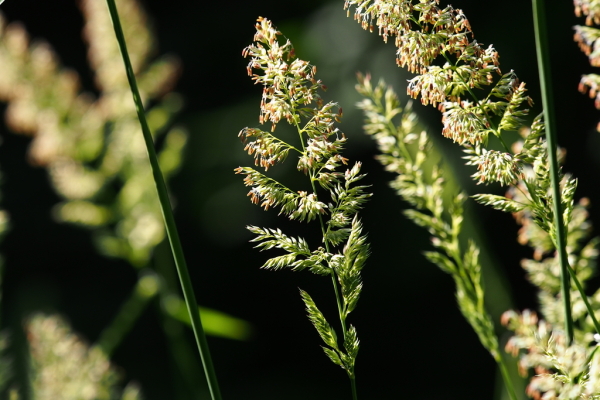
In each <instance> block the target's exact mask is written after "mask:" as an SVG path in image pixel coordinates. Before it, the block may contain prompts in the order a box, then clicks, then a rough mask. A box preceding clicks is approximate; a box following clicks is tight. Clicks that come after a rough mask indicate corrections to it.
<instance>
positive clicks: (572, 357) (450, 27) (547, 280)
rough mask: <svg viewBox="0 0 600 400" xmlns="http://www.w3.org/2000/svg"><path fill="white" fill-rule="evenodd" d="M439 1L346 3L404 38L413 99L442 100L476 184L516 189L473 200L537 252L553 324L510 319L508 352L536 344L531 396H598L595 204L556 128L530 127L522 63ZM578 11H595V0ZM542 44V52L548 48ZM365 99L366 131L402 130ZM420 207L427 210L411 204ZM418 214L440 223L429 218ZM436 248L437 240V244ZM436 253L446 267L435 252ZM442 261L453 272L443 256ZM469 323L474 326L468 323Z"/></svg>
mask: <svg viewBox="0 0 600 400" xmlns="http://www.w3.org/2000/svg"><path fill="white" fill-rule="evenodd" d="M438 3H439V1H436V0H431V1H420V2H418V4H415V3H414V2H412V1H401V2H399V3H398V2H391V1H386V0H382V1H377V0H375V1H371V0H356V1H354V0H348V1H346V3H345V7H346V8H349V7H350V6H355V7H356V8H355V19H357V20H359V22H360V23H361V24H362V26H363V28H365V29H369V30H371V31H372V30H373V28H374V25H377V27H378V29H379V33H380V35H382V36H383V39H384V40H386V41H387V39H388V37H391V36H394V37H395V43H396V46H397V47H398V52H397V64H398V65H399V66H401V67H407V68H408V69H409V70H410V71H411V72H414V73H417V76H415V77H414V78H413V79H411V80H410V81H409V84H408V88H407V92H408V94H409V95H410V96H411V97H413V98H418V97H420V98H421V103H422V104H424V105H428V104H432V105H434V106H438V109H439V110H440V111H441V112H442V113H443V115H442V122H443V124H444V127H443V130H442V134H443V135H444V136H445V137H447V138H451V139H452V140H453V141H454V142H457V143H458V144H459V145H461V146H463V148H464V151H465V153H466V156H465V157H464V158H465V159H466V160H467V165H473V166H476V167H477V171H476V172H475V173H474V174H473V175H472V177H473V178H474V179H475V180H476V181H477V182H478V183H486V184H487V183H493V182H497V183H500V184H501V185H505V186H509V192H508V193H507V195H506V196H498V195H492V194H478V195H475V196H473V198H474V199H475V200H476V201H478V202H479V203H482V204H485V205H489V206H492V207H493V208H495V209H497V210H501V211H505V212H511V213H513V215H514V216H515V218H517V221H518V222H519V223H520V224H521V225H522V226H523V228H522V231H521V232H522V233H521V236H520V242H521V243H522V244H528V245H530V246H531V247H532V248H533V249H534V250H535V253H534V254H535V260H525V261H523V267H524V268H525V269H526V270H527V272H528V274H529V278H530V280H531V281H532V283H534V284H535V285H537V286H538V287H539V288H540V301H541V304H542V311H543V313H544V316H545V318H546V320H542V321H538V319H537V317H536V316H535V315H534V314H533V313H531V312H528V311H526V312H524V313H523V314H521V315H519V314H517V313H515V312H507V313H506V314H505V315H504V317H503V321H502V322H503V323H504V324H506V325H508V327H509V328H510V329H512V330H513V331H515V334H516V335H515V336H514V337H513V338H512V339H511V340H510V341H509V343H508V345H507V349H508V350H510V351H512V352H513V353H514V354H515V355H516V354H517V353H518V351H519V350H521V349H526V350H527V351H528V353H527V354H526V355H524V356H523V357H522V358H521V363H520V366H521V369H522V371H523V372H526V370H527V369H528V368H535V370H536V373H538V375H537V376H536V377H534V378H533V379H532V381H531V382H530V384H529V386H528V389H527V392H528V394H529V395H530V396H532V397H535V398H539V397H542V396H543V398H557V397H560V398H596V397H597V396H598V393H599V390H600V387H599V386H598V384H597V382H596V381H597V377H596V376H594V374H595V375H597V373H598V371H597V369H598V366H596V363H597V361H595V360H596V359H597V357H594V354H595V352H596V350H595V349H596V346H595V342H594V341H593V338H594V337H593V336H594V335H593V333H594V332H596V333H598V332H599V331H600V325H599V324H598V322H597V321H596V318H595V315H594V309H595V308H596V307H593V305H595V304H594V303H595V301H594V298H596V296H592V297H591V298H588V296H587V295H586V294H585V292H584V286H583V284H584V283H585V280H586V279H587V278H589V276H591V273H592V271H593V265H594V263H593V261H594V259H595V258H596V250H595V246H596V244H597V240H591V241H590V240H589V229H590V228H589V227H590V224H589V222H588V221H587V218H588V215H587V211H585V206H586V204H587V201H586V200H584V201H582V202H580V203H579V205H577V206H575V204H574V193H575V189H576V186H577V181H576V180H575V179H574V178H572V177H571V176H569V175H568V174H564V173H562V172H561V171H560V170H558V169H557V168H555V166H553V163H555V164H556V159H557V157H556V149H555V147H554V146H553V145H551V143H550V140H553V138H552V135H550V134H548V135H545V133H546V130H549V127H546V126H545V124H544V120H543V118H542V117H541V116H539V117H537V118H536V119H535V121H534V123H533V125H532V126H531V128H528V127H526V126H525V123H524V118H523V117H524V116H526V115H527V112H528V110H527V109H526V108H524V105H526V104H528V103H529V104H531V99H530V98H529V97H528V96H526V94H525V93H526V89H525V84H524V83H521V82H520V81H519V80H518V78H517V76H516V74H515V73H514V72H513V71H510V72H509V73H505V74H502V73H501V72H500V69H499V62H498V53H497V52H496V50H495V49H494V48H493V47H492V46H489V47H488V48H487V49H484V48H482V47H481V45H480V44H479V43H478V42H477V41H475V40H472V36H473V34H472V32H471V28H470V25H469V22H468V20H467V19H466V17H465V15H464V13H463V12H462V10H457V9H453V8H452V7H450V6H448V7H446V8H444V9H441V8H439V7H438ZM575 3H576V5H577V3H578V2H577V1H576V2H575ZM534 6H535V3H534ZM578 7H580V8H579V9H578V10H580V11H581V10H583V12H585V13H589V9H588V8H587V6H586V7H582V6H581V5H579V6H578ZM534 14H535V15H536V18H538V19H537V20H536V21H539V20H543V18H542V17H540V16H539V15H540V14H541V12H540V9H539V8H538V9H536V8H535V7H534ZM591 15H592V16H589V15H588V21H589V20H593V19H594V17H593V15H594V14H591ZM540 26H543V24H540V23H538V24H537V27H538V29H539V27H540ZM539 37H540V34H539V32H538V38H539ZM539 43H542V45H540V44H539ZM580 43H581V42H580ZM538 47H543V41H541V40H540V41H539V42H538ZM540 52H542V53H543V49H542V50H540ZM438 58H440V59H442V62H444V64H443V66H439V65H436V64H435V63H434V61H435V60H436V59H438ZM541 59H542V60H543V56H542V57H541ZM542 64H543V62H542ZM542 67H543V65H542ZM494 75H495V76H494ZM542 83H544V82H542ZM361 85H362V86H361ZM361 85H359V91H362V92H363V94H365V95H367V97H371V99H375V98H376V97H373V95H372V94H371V93H369V90H367V87H368V85H365V83H364V80H363V81H362V82H361ZM380 90H381V91H382V90H383V89H380ZM546 92H547V91H546ZM592 92H594V90H593V89H592ZM594 94H595V92H594ZM379 98H381V94H379ZM386 100H387V99H386ZM379 101H380V100H379ZM380 103H381V101H380ZM545 103H546V104H549V103H548V102H545ZM362 104H363V107H362V108H363V109H365V111H366V114H367V120H368V122H369V123H368V125H367V126H366V130H367V132H368V133H369V134H373V135H376V136H379V137H383V136H384V135H385V134H386V130H390V129H391V130H392V132H393V130H394V129H395V128H394V126H393V125H392V126H391V127H390V126H389V125H386V124H384V123H382V121H385V120H386V119H385V117H382V115H384V116H388V115H393V112H390V110H391V109H394V107H389V108H386V109H383V108H381V107H380V109H379V110H375V106H374V105H373V103H372V100H371V103H370V104H369V103H368V102H365V103H362ZM374 112H376V113H379V114H380V116H376V117H372V115H370V114H373V113H374ZM384 112H385V113H388V114H385V113H384ZM381 114H382V115H381ZM517 130H518V131H520V133H521V134H522V135H523V140H522V141H521V142H517V143H516V144H515V145H514V146H513V147H512V148H509V147H508V146H507V145H506V143H505V140H504V137H503V134H504V133H505V132H508V131H517ZM392 134H393V133H392ZM407 136H408V135H407ZM491 138H495V139H497V143H498V144H499V145H500V146H501V147H502V148H503V151H498V150H494V149H493V148H492V146H491V142H492V140H491ZM397 139H398V138H397V137H395V138H394V140H391V139H388V142H387V143H386V142H385V141H384V142H383V144H382V143H381V141H380V147H383V151H384V154H385V153H386V146H387V147H388V149H389V148H390V147H391V145H392V144H395V141H397ZM413 140H414V139H413ZM409 142H410V141H409ZM398 152H399V151H398ZM381 160H382V162H383V163H384V164H386V165H388V166H390V165H392V167H391V168H396V167H397V166H399V167H400V168H399V169H402V167H404V169H405V170H409V174H408V177H407V178H401V180H400V182H402V185H400V184H398V182H396V183H395V184H396V186H397V189H398V190H399V191H400V192H401V194H402V193H404V196H403V197H405V198H406V197H409V196H411V195H412V196H414V194H413V193H412V192H414V191H412V192H411V191H410V190H407V189H408V188H410V184H407V182H406V181H405V179H406V180H408V181H409V182H410V176H411V174H410V167H408V166H406V165H402V164H401V163H398V162H397V161H396V160H393V161H392V160H391V159H390V158H389V156H388V155H387V154H385V156H383V157H382V158H381ZM394 162H395V163H396V165H394ZM403 163H404V164H408V163H406V161H403ZM388 168H389V167H388ZM402 172H403V173H405V171H404V170H403V171H402ZM558 181H560V186H559V185H558ZM410 183H412V182H410ZM558 188H559V189H560V193H559V192H558V191H557V190H556V189H558ZM556 198H559V199H560V203H558V201H556V200H555V199H556ZM409 201H410V200H409ZM413 205H415V206H417V207H419V204H418V203H417V202H414V201H413ZM454 209H455V207H450V208H449V209H448V211H447V212H448V214H450V215H451V216H452V215H453V211H454ZM557 210H559V212H558V213H557ZM434 215H435V214H434ZM440 215H441V213H440ZM409 216H410V213H409ZM559 217H561V218H559ZM419 222H420V223H421V224H422V225H425V226H427V227H428V228H429V229H430V231H433V229H432V228H431V227H432V225H433V223H432V222H429V221H428V222H429V224H425V223H423V222H422V220H421V221H419ZM432 233H433V232H432ZM434 244H436V246H438V247H440V245H439V244H437V243H436V242H435V241H434ZM555 250H556V254H552V255H550V256H548V257H546V258H545V259H544V260H542V256H543V255H546V254H550V253H552V252H553V251H555ZM567 256H568V260H569V261H568V262H567ZM428 258H430V259H431V258H432V257H431V256H428ZM433 261H434V262H436V263H437V264H438V265H439V264H440V262H438V261H437V260H436V259H433ZM569 264H571V265H569ZM440 266H441V267H442V269H450V268H449V267H448V264H445V263H442V265H440ZM569 275H570V277H569ZM457 286H458V285H457ZM458 293H460V288H459V289H458ZM459 298H460V294H459ZM570 298H573V303H571V302H570V300H569V299H570ZM459 303H460V300H459ZM462 307H463V306H462V305H461V309H462ZM467 319H468V320H469V318H468V317H467ZM469 322H471V324H472V325H474V327H475V324H474V323H473V322H472V321H471V320H469ZM560 326H565V329H564V330H562V329H561V328H560ZM475 330H476V331H477V328H475ZM480 339H481V335H480ZM596 339H600V336H598V337H596ZM590 342H592V344H591V345H590ZM482 343H483V344H484V346H486V343H485V342H484V341H483V340H482ZM486 347H487V346H486Z"/></svg>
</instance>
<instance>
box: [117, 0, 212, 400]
mask: <svg viewBox="0 0 600 400" xmlns="http://www.w3.org/2000/svg"><path fill="white" fill-rule="evenodd" d="M106 3H107V5H108V10H109V12H110V17H111V20H112V23H113V27H114V29H115V35H116V37H117V41H118V42H119V48H120V50H121V55H122V56H123V62H124V64H125V70H126V73H127V79H128V81H129V86H130V87H131V94H132V95H133V101H134V102H135V108H136V111H137V115H138V119H139V120H140V125H141V127H142V133H143V135H144V142H145V143H146V149H147V150H148V158H149V160H150V165H151V167H152V175H153V177H154V182H155V184H156V191H157V192H158V198H159V200H160V207H161V211H162V214H163V218H164V220H165V227H166V230H167V236H168V238H169V243H170V245H171V250H172V252H173V258H174V260H175V267H176V269H177V274H178V275H179V281H180V283H181V289H182V291H183V296H184V299H185V302H186V304H187V308H188V312H189V314H190V320H191V321H192V329H193V331H194V336H195V338H196V344H197V345H198V351H199V352H200V357H201V358H202V364H203V366H204V373H205V374H206V380H207V382H208V387H209V390H210V394H211V397H212V399H213V400H220V399H221V393H220V389H219V385H218V383H217V376H216V373H215V370H214V367H213V363H212V359H211V357H210V351H209V349H208V343H207V342H206V336H205V335H204V329H203V328H202V323H201V322H200V312H199V310H198V303H197V302H196V296H195V295H194V290H193V288H192V282H191V279H190V274H189V272H188V268H187V265H186V262H185V257H184V255H183V248H182V247H181V242H180V240H179V233H178V232H177V227H176V225H175V218H174V217H173V211H172V209H171V202H170V200H169V195H168V192H167V185H166V184H165V181H164V178H163V175H162V172H161V170H160V166H159V164H158V159H157V157H156V151H155V149H154V141H153V140H152V134H151V133H150V128H149V127H148V122H147V121H146V115H145V113H144V106H143V103H142V98H141V96H140V93H139V90H138V87H137V82H136V79H135V75H134V73H133V68H132V66H131V61H130V60H129V54H128V52H127V45H126V43H125V36H124V35H123V29H122V27H121V21H120V19H119V14H118V11H117V6H116V4H115V1H114V0H106Z"/></svg>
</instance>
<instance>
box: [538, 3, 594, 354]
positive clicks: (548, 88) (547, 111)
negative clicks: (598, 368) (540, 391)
mask: <svg viewBox="0 0 600 400" xmlns="http://www.w3.org/2000/svg"><path fill="white" fill-rule="evenodd" d="M532 1H533V21H534V30H535V47H536V53H537V61H538V71H539V74H540V89H541V92H542V105H543V107H544V121H545V124H546V141H547V144H548V161H549V163H550V177H551V179H552V198H553V199H554V202H553V214H554V226H555V229H556V250H557V252H558V260H559V263H560V280H561V296H562V300H563V308H564V315H565V333H566V336H567V340H568V342H569V343H572V341H573V317H572V315H571V295H570V288H571V280H570V277H569V271H568V269H569V261H568V259H567V249H566V247H567V238H566V230H565V224H564V221H563V210H562V209H563V207H562V202H561V196H560V182H559V176H558V168H559V167H558V159H557V155H556V151H557V140H556V120H555V118H554V116H555V111H554V100H553V97H552V82H551V80H550V79H551V75H550V47H549V46H548V38H547V36H546V33H547V27H546V12H545V8H544V0H532ZM583 295H584V294H583Z"/></svg>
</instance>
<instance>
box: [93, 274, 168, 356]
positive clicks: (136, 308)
mask: <svg viewBox="0 0 600 400" xmlns="http://www.w3.org/2000/svg"><path fill="white" fill-rule="evenodd" d="M157 290H158V279H157V277H155V276H154V275H152V274H149V273H147V272H145V273H144V274H140V277H139V279H138V281H137V283H136V285H135V286H134V288H133V290H132V292H131V295H130V296H129V298H128V299H127V300H125V302H124V303H123V304H122V305H121V308H120V310H119V312H118V313H117V315H116V316H115V318H114V319H113V321H112V322H111V323H110V325H108V326H107V327H106V328H104V330H103V331H102V333H101V334H100V338H98V341H97V343H96V344H97V345H98V346H99V347H100V348H101V349H102V350H103V351H104V353H105V354H106V355H107V356H108V357H110V356H111V355H112V353H113V352H114V351H115V349H116V348H117V347H118V346H119V344H121V342H122V341H123V339H125V336H127V334H128V333H129V332H130V331H131V328H133V325H134V324H135V322H136V321H137V320H138V318H139V317H140V316H141V315H142V313H143V312H144V310H145V309H146V306H147V305H148V303H149V302H150V300H152V299H153V298H154V296H155V295H156V292H157Z"/></svg>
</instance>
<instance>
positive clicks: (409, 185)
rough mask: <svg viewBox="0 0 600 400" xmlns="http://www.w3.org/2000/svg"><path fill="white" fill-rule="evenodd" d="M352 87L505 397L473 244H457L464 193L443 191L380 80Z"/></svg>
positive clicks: (438, 170) (411, 120)
mask: <svg viewBox="0 0 600 400" xmlns="http://www.w3.org/2000/svg"><path fill="white" fill-rule="evenodd" d="M358 81H359V83H358V85H357V90H358V92H359V93H360V94H362V95H363V96H364V97H365V99H364V100H363V101H361V102H360V103H359V104H358V107H359V108H360V109H362V110H363V112H364V114H365V126H364V128H365V132H366V133H367V134H368V135H371V136H373V139H375V140H376V141H377V145H378V148H379V151H380V152H381V155H379V156H378V157H377V159H378V160H379V161H380V162H381V163H382V164H383V165H384V166H385V169H386V170H387V171H390V172H392V173H394V174H396V176H395V178H394V180H393V181H392V182H391V186H392V188H394V189H395V190H396V192H397V193H398V194H399V195H400V197H402V199H403V200H405V201H406V202H408V203H409V204H410V205H411V206H412V208H411V209H408V210H406V211H405V212H404V214H405V215H406V216H407V217H408V218H410V219H411V220H412V221H413V222H414V223H415V224H417V225H419V226H422V227H423V228H425V229H427V230H428V231H429V233H430V234H431V243H432V244H433V246H434V248H435V250H434V251H426V252H425V253H424V254H425V257H427V259H428V260H429V261H431V262H432V263H434V264H436V265H437V266H438V267H439V268H440V269H441V270H442V271H444V272H446V273H448V274H450V275H451V276H452V278H453V279H454V282H455V284H456V299H457V301H458V306H459V308H460V311H461V312H462V314H463V316H464V317H465V318H466V319H467V321H468V322H469V324H470V325H471V326H472V327H473V329H474V330H475V332H476V333H477V336H478V337H479V340H480V342H481V344H482V345H483V346H484V347H485V348H486V349H487V350H488V351H489V352H490V354H491V355H492V357H493V358H494V360H495V361H496V363H498V366H499V368H500V371H501V373H502V377H503V379H504V382H505V385H506V388H507V390H508V393H509V395H510V396H511V398H512V399H513V400H515V399H516V398H517V397H516V394H515V390H514V387H513V384H512V382H511V379H510V376H509V374H508V369H507V367H506V364H505V361H504V359H503V357H502V354H501V352H500V346H499V344H498V338H497V337H496V334H495V332H494V323H493V321H492V318H491V317H490V315H489V314H488V312H487V311H486V309H485V304H484V303H485V299H484V287H483V282H482V280H481V265H480V262H479V248H478V247H477V245H476V244H475V242H473V241H472V240H469V241H468V243H467V245H466V246H464V244H463V245H461V241H460V234H461V230H462V229H461V228H462V223H463V203H464V201H465V200H466V198H467V196H466V194H465V193H462V192H461V193H449V190H448V189H447V188H446V185H445V179H444V167H443V166H441V165H436V164H435V163H436V162H438V163H439V161H440V160H435V156H434V159H432V155H433V154H432V144H431V142H430V139H429V137H428V135H427V133H426V132H425V130H424V129H423V127H422V126H421V124H420V123H419V120H418V118H417V115H416V114H415V113H414V112H413V111H412V110H411V108H410V103H409V106H407V107H406V108H404V109H403V108H402V107H401V106H400V101H399V99H398V96H397V95H396V93H395V92H394V90H393V89H392V88H391V87H386V85H385V83H384V82H383V81H380V82H379V84H378V85H377V86H375V87H373V85H372V84H371V80H370V77H369V76H366V77H365V76H362V75H359V77H358Z"/></svg>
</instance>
